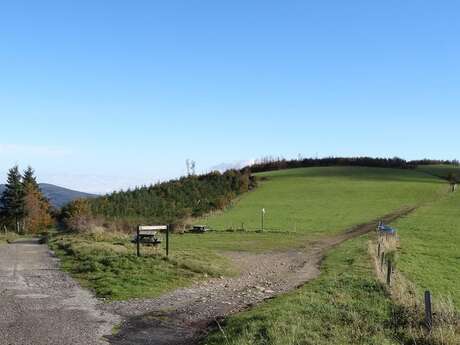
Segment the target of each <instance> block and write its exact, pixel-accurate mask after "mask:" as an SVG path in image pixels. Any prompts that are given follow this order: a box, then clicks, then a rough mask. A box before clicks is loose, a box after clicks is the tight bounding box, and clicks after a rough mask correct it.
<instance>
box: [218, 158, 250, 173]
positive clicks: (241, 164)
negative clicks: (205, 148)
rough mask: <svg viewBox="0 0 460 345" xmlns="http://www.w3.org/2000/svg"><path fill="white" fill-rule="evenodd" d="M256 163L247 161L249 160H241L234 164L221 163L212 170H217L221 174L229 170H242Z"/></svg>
mask: <svg viewBox="0 0 460 345" xmlns="http://www.w3.org/2000/svg"><path fill="white" fill-rule="evenodd" d="M254 163H255V160H254V159H247V160H239V161H234V162H227V163H225V162H224V163H220V164H217V165H214V166H212V167H211V170H217V171H220V172H224V171H226V170H229V169H241V168H244V167H246V166H248V165H252V164H254Z"/></svg>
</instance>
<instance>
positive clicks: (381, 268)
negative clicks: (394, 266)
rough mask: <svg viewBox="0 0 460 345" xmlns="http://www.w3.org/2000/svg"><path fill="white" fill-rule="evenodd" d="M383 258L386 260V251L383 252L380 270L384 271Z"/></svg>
mask: <svg viewBox="0 0 460 345" xmlns="http://www.w3.org/2000/svg"><path fill="white" fill-rule="evenodd" d="M383 260H385V252H382V256H381V257H380V271H383Z"/></svg>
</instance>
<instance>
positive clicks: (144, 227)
mask: <svg viewBox="0 0 460 345" xmlns="http://www.w3.org/2000/svg"><path fill="white" fill-rule="evenodd" d="M167 229H168V226H167V225H139V231H143V230H157V231H158V230H167Z"/></svg>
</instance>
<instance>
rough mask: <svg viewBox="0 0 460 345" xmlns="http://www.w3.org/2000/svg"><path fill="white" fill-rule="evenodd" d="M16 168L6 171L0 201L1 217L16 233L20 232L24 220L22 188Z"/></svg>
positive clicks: (19, 174) (20, 178)
mask: <svg viewBox="0 0 460 345" xmlns="http://www.w3.org/2000/svg"><path fill="white" fill-rule="evenodd" d="M21 180H22V177H21V173H20V172H19V168H18V166H17V165H16V166H14V167H13V168H11V169H10V170H9V171H8V177H7V181H6V185H5V190H4V192H3V194H2V197H1V199H0V204H1V209H0V211H1V215H2V218H3V219H4V220H5V221H6V223H9V224H13V225H14V227H15V228H16V231H17V232H20V230H21V228H22V227H21V223H22V221H23V219H24V215H25V209H24V188H23V185H22V181H21Z"/></svg>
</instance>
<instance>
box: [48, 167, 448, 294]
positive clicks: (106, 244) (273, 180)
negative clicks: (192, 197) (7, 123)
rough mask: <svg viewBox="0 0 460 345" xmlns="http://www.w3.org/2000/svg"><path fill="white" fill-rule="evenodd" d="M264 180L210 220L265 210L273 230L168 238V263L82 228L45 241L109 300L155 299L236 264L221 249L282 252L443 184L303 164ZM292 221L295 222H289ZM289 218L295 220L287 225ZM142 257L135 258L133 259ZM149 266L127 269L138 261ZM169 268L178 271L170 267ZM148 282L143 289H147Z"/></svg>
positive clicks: (225, 223)
mask: <svg viewBox="0 0 460 345" xmlns="http://www.w3.org/2000/svg"><path fill="white" fill-rule="evenodd" d="M261 176H266V177H268V178H269V179H268V180H267V181H265V182H262V185H261V187H259V188H257V189H255V190H254V191H251V192H249V193H247V194H245V195H244V196H243V197H242V198H241V200H240V201H239V202H238V203H237V204H236V205H235V206H234V207H232V208H230V209H228V210H226V211H224V212H222V213H220V214H219V215H215V216H213V217H210V218H209V224H210V225H212V226H213V227H216V228H221V229H224V228H226V227H229V223H232V222H233V223H234V224H239V223H240V222H241V221H243V222H245V223H246V225H251V226H252V228H253V229H256V228H257V227H258V226H259V223H258V222H259V216H260V208H262V207H265V208H266V209H267V225H268V227H270V228H278V229H281V230H282V231H287V230H291V231H292V230H297V231H296V232H290V233H288V234H286V233H283V232H279V233H274V232H264V233H256V232H248V231H247V232H240V231H235V232H225V231H217V232H211V233H207V234H204V235H190V234H189V235H173V236H172V238H171V255H170V260H168V261H165V260H159V259H158V258H159V257H160V258H161V253H163V251H162V250H159V251H158V252H157V253H154V252H153V251H152V252H146V254H148V256H146V257H144V258H142V259H137V258H136V257H135V256H134V253H135V249H134V245H133V244H131V243H130V242H129V237H128V236H126V235H117V234H115V235H114V234H107V233H105V234H104V233H102V234H101V233H95V234H92V233H88V234H82V235H60V236H58V237H56V238H55V239H54V240H53V241H52V246H53V248H55V249H56V250H57V252H58V254H59V255H60V256H61V257H62V258H63V262H64V267H65V268H66V269H67V270H68V271H70V272H72V273H73V274H74V275H75V276H76V277H77V278H78V279H79V280H80V281H81V282H82V283H83V284H85V286H88V287H91V288H93V289H94V290H95V291H96V292H97V294H98V295H99V296H104V297H108V298H114V299H126V298H130V297H148V296H157V295H159V294H161V293H163V292H165V291H167V290H170V289H174V288H176V287H178V286H183V285H184V284H185V285H186V284H189V283H190V282H192V281H194V280H196V279H203V276H204V274H206V275H208V276H209V275H211V276H216V275H220V274H232V272H235V270H236V268H235V267H232V266H231V264H230V262H229V261H228V260H226V259H225V258H223V257H222V256H221V255H220V253H221V252H223V251H241V250H243V251H253V252H263V251H269V250H283V249H287V248H292V247H303V246H307V245H308V243H309V242H310V241H311V240H312V239H314V238H317V237H318V236H321V235H325V234H332V233H337V232H340V231H343V230H345V229H346V228H348V227H350V226H352V225H355V224H359V223H363V222H366V221H369V220H372V219H374V218H377V217H378V216H382V215H384V214H386V213H390V212H391V211H394V210H396V209H399V208H401V207H404V206H408V205H410V206H412V205H416V204H419V203H421V202H425V201H427V200H430V199H433V198H438V197H439V194H440V193H443V192H445V190H446V189H447V186H446V184H445V182H443V181H441V180H439V179H436V178H435V177H432V176H429V175H425V174H422V173H419V172H416V171H404V170H396V169H395V170H392V169H379V168H347V167H340V168H332V167H331V168H308V169H293V170H284V171H280V172H272V173H265V174H262V175H261ZM293 219H294V221H293ZM293 223H296V225H293ZM139 260H141V261H139ZM141 262H142V263H143V265H142V266H143V267H146V265H145V264H146V263H150V264H151V265H149V267H148V268H146V269H142V270H137V271H136V277H135V279H132V271H133V268H135V267H137V265H138V264H139V263H141ZM174 268H180V269H179V270H175V269H174ZM146 287H148V288H146Z"/></svg>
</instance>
